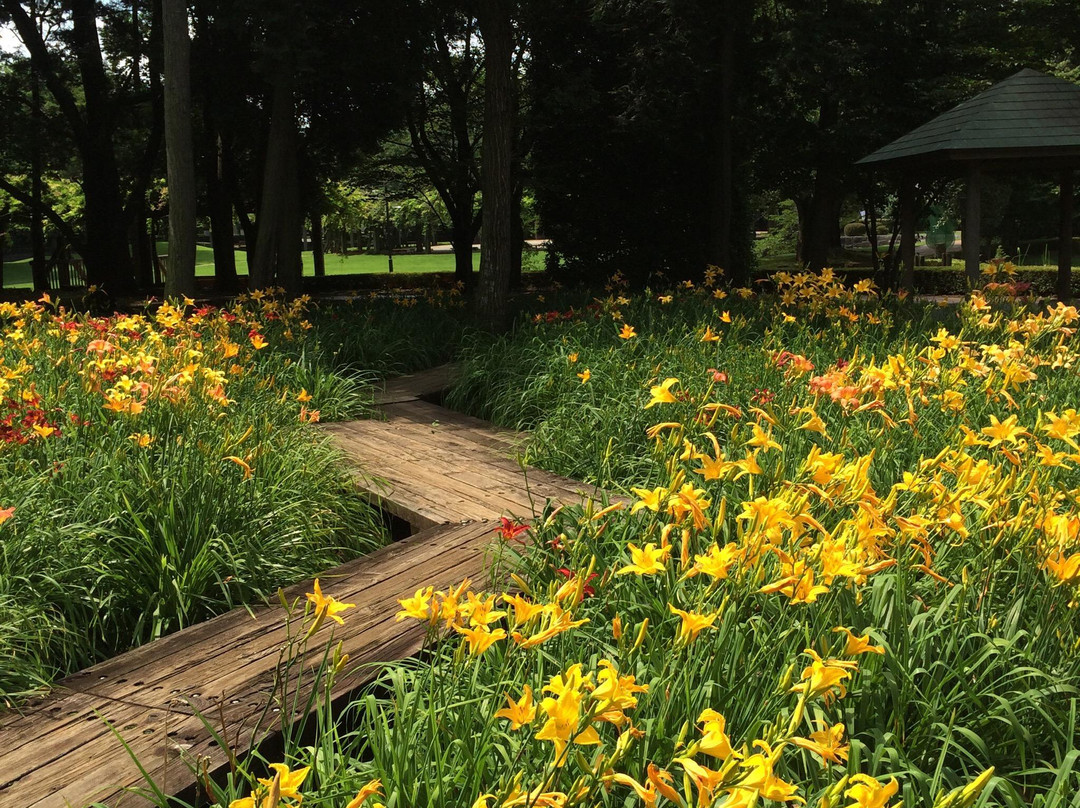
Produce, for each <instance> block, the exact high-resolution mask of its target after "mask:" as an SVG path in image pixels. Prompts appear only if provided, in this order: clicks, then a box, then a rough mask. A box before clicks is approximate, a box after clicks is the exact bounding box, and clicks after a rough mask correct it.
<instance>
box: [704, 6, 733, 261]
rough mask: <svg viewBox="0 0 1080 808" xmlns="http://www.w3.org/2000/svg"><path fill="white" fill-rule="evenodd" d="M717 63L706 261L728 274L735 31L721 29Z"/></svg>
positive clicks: (710, 136)
mask: <svg viewBox="0 0 1080 808" xmlns="http://www.w3.org/2000/svg"><path fill="white" fill-rule="evenodd" d="M720 49H721V53H720V63H719V66H718V72H717V75H716V76H715V78H714V80H713V96H714V99H715V101H714V103H713V104H712V105H711V109H712V113H713V114H712V115H710V116H709V118H708V124H707V125H708V127H709V132H708V133H707V141H708V142H709V143H710V144H711V147H710V149H709V157H710V163H711V165H710V176H709V197H708V198H709V221H708V229H707V243H706V260H707V261H708V262H709V263H710V264H715V265H716V266H719V267H722V268H724V269H725V270H727V271H729V272H731V271H732V266H731V237H732V233H731V223H732V220H733V218H734V217H733V215H732V200H733V192H734V178H733V165H734V157H733V153H732V152H733V146H732V129H733V127H734V122H733V119H732V108H733V104H732V97H733V94H734V93H733V89H732V79H733V73H734V51H735V41H734V28H733V26H732V25H726V26H724V31H723V33H722V35H721V45H720Z"/></svg>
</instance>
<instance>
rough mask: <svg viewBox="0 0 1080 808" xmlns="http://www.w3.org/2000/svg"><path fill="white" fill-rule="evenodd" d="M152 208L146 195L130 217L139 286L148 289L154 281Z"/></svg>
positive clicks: (136, 277) (131, 237)
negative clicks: (150, 222)
mask: <svg viewBox="0 0 1080 808" xmlns="http://www.w3.org/2000/svg"><path fill="white" fill-rule="evenodd" d="M149 218H150V208H149V206H148V205H147V204H146V200H145V197H144V198H143V200H142V202H141V204H138V205H136V207H135V211H134V213H133V214H132V215H131V217H130V220H131V221H130V224H131V232H130V236H129V237H130V239H131V243H132V248H133V253H134V258H133V260H134V264H135V279H136V281H137V282H138V284H139V288H141V289H147V288H149V287H150V286H152V285H153V283H154V260H155V258H154V248H153V245H152V244H151V243H150V240H151V236H150V231H149V224H148V220H149Z"/></svg>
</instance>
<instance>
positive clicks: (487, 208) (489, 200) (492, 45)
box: [475, 0, 521, 332]
mask: <svg viewBox="0 0 1080 808" xmlns="http://www.w3.org/2000/svg"><path fill="white" fill-rule="evenodd" d="M512 11H513V4H512V3H511V1H510V0H480V3H479V13H478V20H479V24H480V33H481V35H482V36H483V38H484V76H485V78H484V152H483V163H482V166H483V168H482V173H481V187H482V189H483V195H484V214H483V229H482V230H481V236H480V277H479V279H478V282H477V288H476V298H475V303H476V308H477V311H478V312H479V313H481V314H482V315H483V316H484V317H486V318H487V321H488V323H489V324H490V326H491V328H492V329H493V330H495V331H497V332H498V331H504V330H506V329H508V328H509V327H510V282H511V279H512V272H513V257H512V252H513V250H514V249H515V247H516V249H518V250H519V251H520V249H521V244H520V243H518V244H516V245H515V243H514V227H513V215H514V204H513V194H514V171H513V169H514V133H515V131H516V128H517V123H516V120H515V119H516V116H515V88H514V65H513V56H514V25H513V20H512V16H511V14H512Z"/></svg>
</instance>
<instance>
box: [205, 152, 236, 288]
mask: <svg viewBox="0 0 1080 808" xmlns="http://www.w3.org/2000/svg"><path fill="white" fill-rule="evenodd" d="M208 139H209V140H210V145H209V147H208V148H207V150H206V152H207V154H206V163H207V166H206V168H207V170H206V198H207V205H208V207H209V212H210V241H211V244H212V245H213V248H214V285H215V287H216V289H217V291H219V292H233V291H236V288H237V280H236V249H235V247H234V244H233V213H232V202H231V201H230V199H229V190H228V183H227V182H226V177H225V147H224V143H223V142H222V139H221V136H220V135H215V134H213V133H210V134H209V135H208Z"/></svg>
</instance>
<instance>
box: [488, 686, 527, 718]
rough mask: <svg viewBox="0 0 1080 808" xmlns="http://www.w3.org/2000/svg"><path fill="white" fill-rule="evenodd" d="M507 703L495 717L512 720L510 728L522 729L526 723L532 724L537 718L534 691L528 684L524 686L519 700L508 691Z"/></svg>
mask: <svg viewBox="0 0 1080 808" xmlns="http://www.w3.org/2000/svg"><path fill="white" fill-rule="evenodd" d="M506 704H507V706H506V707H504V708H503V709H501V710H499V711H498V712H496V713H495V717H496V718H505V719H507V720H508V721H509V722H510V729H521V728H522V727H523V726H525V725H526V724H531V723H532V722H533V719H535V718H536V705H535V704H534V703H533V692H532V688H531V687H529V686H528V685H525V686H524V687H523V688H522V693H521V698H520V699H518V700H517V701H514V700H513V699H512V698H510V694H509V693H507V694H506Z"/></svg>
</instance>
